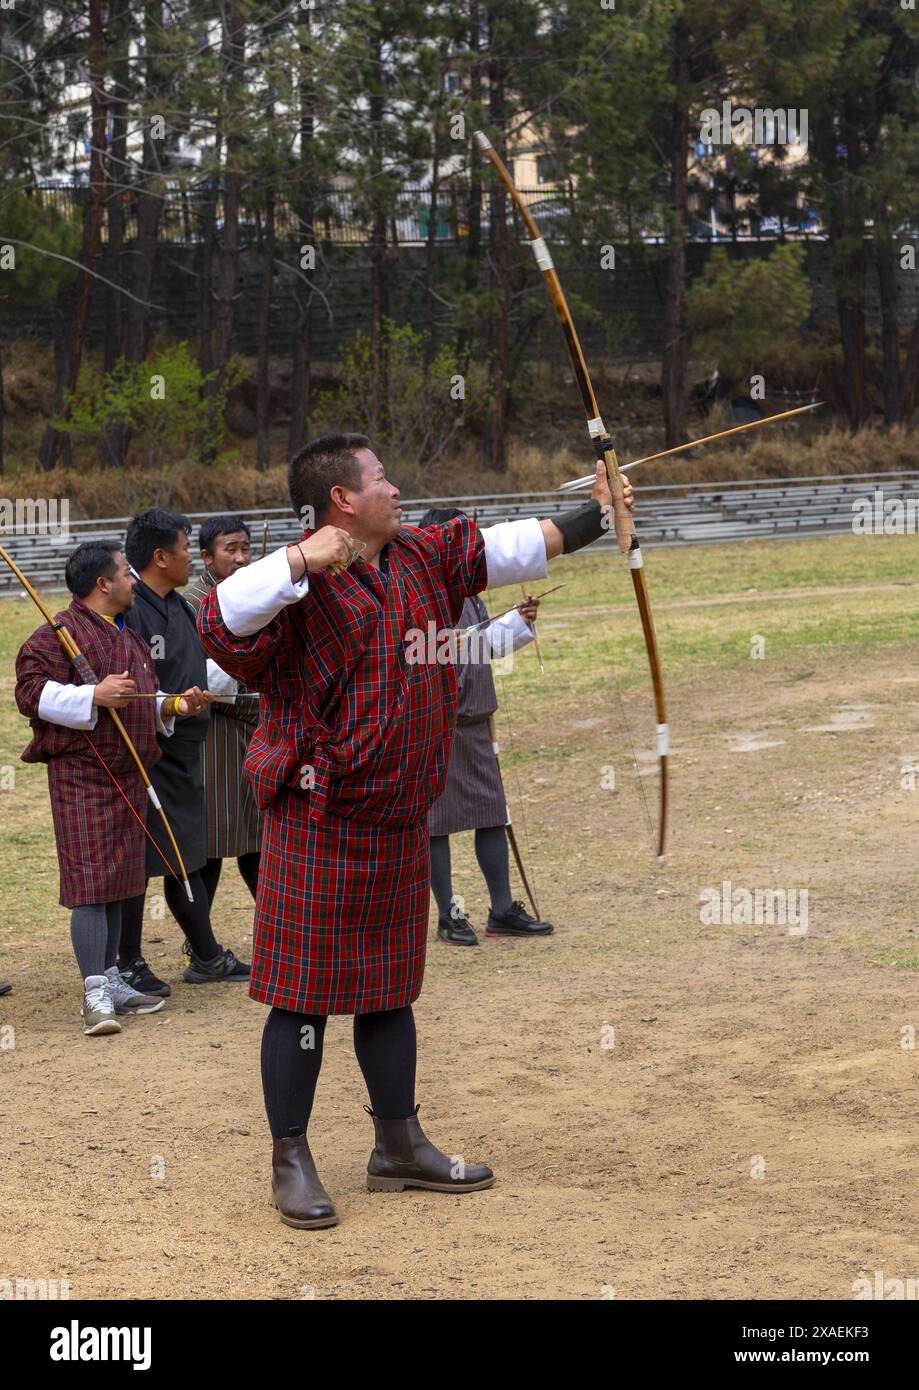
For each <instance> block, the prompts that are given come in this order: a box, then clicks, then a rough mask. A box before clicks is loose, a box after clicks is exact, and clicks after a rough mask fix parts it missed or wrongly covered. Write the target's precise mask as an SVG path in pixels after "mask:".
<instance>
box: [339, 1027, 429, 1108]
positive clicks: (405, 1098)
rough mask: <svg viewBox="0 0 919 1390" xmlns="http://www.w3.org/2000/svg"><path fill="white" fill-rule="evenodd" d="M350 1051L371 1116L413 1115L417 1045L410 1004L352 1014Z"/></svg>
mask: <svg viewBox="0 0 919 1390" xmlns="http://www.w3.org/2000/svg"><path fill="white" fill-rule="evenodd" d="M354 1051H355V1053H356V1054H357V1060H358V1063H359V1064H360V1068H361V1071H362V1072H363V1073H364V1080H365V1082H366V1083H367V1091H368V1094H369V1096H370V1106H371V1109H372V1110H373V1113H374V1114H375V1115H379V1116H380V1117H381V1118H382V1119H384V1120H403V1119H405V1117H406V1116H407V1115H413V1114H414V1113H415V1064H416V1061H417V1055H418V1046H417V1041H416V1037H415V1016H414V1014H413V1013H412V1009H411V1005H409V1004H406V1006H405V1008H403V1009H386V1010H385V1011H382V1012H380V1013H373V1014H355V1015H354Z"/></svg>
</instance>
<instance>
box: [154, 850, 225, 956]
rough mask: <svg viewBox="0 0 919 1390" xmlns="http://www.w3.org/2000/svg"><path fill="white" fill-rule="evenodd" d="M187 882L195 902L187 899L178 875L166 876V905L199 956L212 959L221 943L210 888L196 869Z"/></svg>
mask: <svg viewBox="0 0 919 1390" xmlns="http://www.w3.org/2000/svg"><path fill="white" fill-rule="evenodd" d="M188 882H189V886H190V888H191V891H192V893H193V894H194V898H195V900H194V902H193V903H190V902H189V901H188V898H187V897H186V896H185V888H184V886H183V884H181V883H180V882H179V880H178V879H177V878H173V877H172V876H171V875H170V877H169V878H164V879H163V891H164V893H165V894H166V906H167V907H168V908H169V911H170V912H171V913H172V915H173V917H174V918H175V919H176V921H177V922H178V924H179V926H180V927H181V928H182V930H183V931H184V933H185V935H186V936H187V937H188V944H189V946H190V947H191V949H192V950H193V951H194V953H195V955H196V956H197V957H198V959H199V960H202V961H206V960H213V959H214V957H215V956H216V955H217V953H218V952H219V950H220V947H219V946H218V944H217V938H216V937H215V936H214V932H213V929H212V927H211V909H210V905H209V903H208V900H207V889H206V888H205V886H204V880H203V879H202V877H201V874H200V873H199V872H198V870H197V869H196V870H195V872H194V873H193V874H189V875H188Z"/></svg>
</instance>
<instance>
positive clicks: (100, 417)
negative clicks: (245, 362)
mask: <svg viewBox="0 0 919 1390" xmlns="http://www.w3.org/2000/svg"><path fill="white" fill-rule="evenodd" d="M244 375H245V372H244V369H243V366H242V363H241V362H240V361H239V360H238V359H237V358H231V359H230V362H229V364H228V366H227V370H226V371H225V372H224V375H223V380H222V381H221V382H220V384H219V386H218V387H217V390H216V391H215V392H214V393H213V394H211V395H206V394H205V390H206V388H207V387H208V386H209V385H210V384H211V383H215V382H217V380H218V374H217V372H211V373H209V374H208V375H207V376H205V375H203V374H202V372H201V368H200V367H199V366H198V363H197V362H196V361H195V359H194V357H193V356H192V354H191V352H190V350H189V346H188V344H187V343H174V344H169V345H167V346H164V347H163V348H161V349H160V350H159V351H158V352H155V353H154V354H153V355H151V356H150V357H148V358H147V359H146V360H145V361H143V362H128V361H126V360H125V359H124V358H121V359H120V360H119V361H118V362H117V363H116V364H115V366H114V367H113V368H112V370H111V371H110V372H108V373H103V372H102V371H101V370H100V368H99V366H98V365H97V364H95V363H90V362H87V363H85V364H84V366H83V369H82V370H81V372H80V380H79V383H78V385H77V389H76V391H75V392H74V393H73V395H72V396H71V397H70V398H69V400H68V406H69V411H68V415H67V418H66V419H58V420H55V421H54V426H55V428H56V429H59V430H63V431H64V432H66V433H68V434H81V435H92V434H96V435H99V436H101V435H102V433H103V432H104V431H105V430H107V429H111V428H113V427H116V426H122V427H124V428H126V429H129V430H130V431H131V436H132V446H133V447H136V448H139V449H140V450H142V452H143V456H144V461H145V462H146V464H147V466H148V467H150V468H156V467H160V466H161V465H162V464H163V463H164V461H165V460H166V459H167V458H169V459H175V457H176V451H177V449H181V451H182V458H181V462H182V463H198V462H201V461H203V460H211V461H212V462H214V463H217V464H219V463H223V462H226V461H227V459H229V458H231V457H232V451H227V452H225V453H223V454H221V453H220V452H219V450H220V446H221V444H222V443H223V419H224V413H225V411H226V403H227V396H228V394H229V392H230V391H231V390H232V389H233V387H234V386H235V385H236V384H237V382H239V381H240V380H241V378H242V377H243V376H244Z"/></svg>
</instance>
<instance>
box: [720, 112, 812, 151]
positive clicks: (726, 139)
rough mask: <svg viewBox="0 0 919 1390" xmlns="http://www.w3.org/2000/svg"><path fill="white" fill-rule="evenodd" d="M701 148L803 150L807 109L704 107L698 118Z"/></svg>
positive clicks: (805, 139) (805, 142)
mask: <svg viewBox="0 0 919 1390" xmlns="http://www.w3.org/2000/svg"><path fill="white" fill-rule="evenodd" d="M699 140H700V141H701V142H702V144H704V145H749V144H754V145H801V146H802V147H803V148H804V149H807V108H806V107H801V108H796V107H793V106H792V107H786V106H777V107H771V106H755V107H753V109H752V110H751V109H750V107H748V106H732V105H731V103H730V102H729V101H723V102H722V103H721V110H720V111H719V110H718V109H717V108H716V107H714V106H707V107H706V108H705V110H704V111H703V112H701V114H700V116H699Z"/></svg>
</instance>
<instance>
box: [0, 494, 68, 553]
mask: <svg viewBox="0 0 919 1390" xmlns="http://www.w3.org/2000/svg"><path fill="white" fill-rule="evenodd" d="M0 535H6V536H53V537H54V539H55V541H59V542H60V543H61V544H62V545H69V544H70V540H71V536H70V498H69V497H0Z"/></svg>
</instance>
